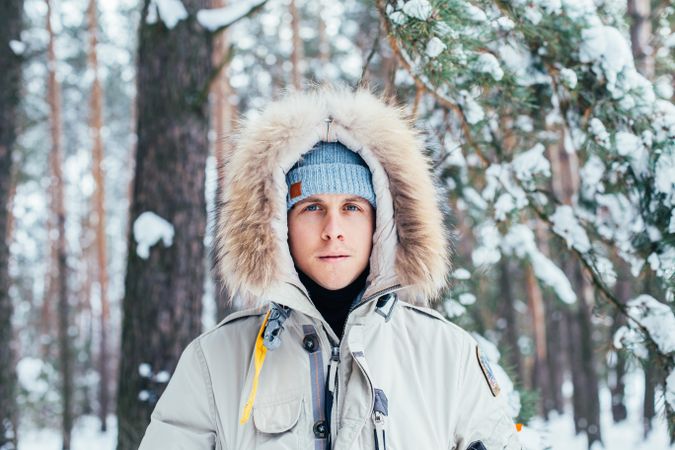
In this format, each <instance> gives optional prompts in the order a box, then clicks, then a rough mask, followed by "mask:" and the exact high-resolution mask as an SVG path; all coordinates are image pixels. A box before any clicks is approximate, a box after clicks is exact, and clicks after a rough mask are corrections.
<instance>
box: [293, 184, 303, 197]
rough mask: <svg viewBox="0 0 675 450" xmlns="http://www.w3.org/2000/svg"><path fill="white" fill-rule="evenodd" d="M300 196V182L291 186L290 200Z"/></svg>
mask: <svg viewBox="0 0 675 450" xmlns="http://www.w3.org/2000/svg"><path fill="white" fill-rule="evenodd" d="M301 195H302V181H298V182H297V183H293V184H291V200H292V199H294V198H295V197H300V196H301Z"/></svg>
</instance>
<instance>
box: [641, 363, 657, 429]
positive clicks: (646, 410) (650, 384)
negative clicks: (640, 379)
mask: <svg viewBox="0 0 675 450" xmlns="http://www.w3.org/2000/svg"><path fill="white" fill-rule="evenodd" d="M650 353H651V352H650ZM651 361H653V357H652V355H651V354H650V355H649V357H648V358H647V362H646V364H644V374H645V395H644V398H643V401H642V432H643V436H644V437H645V438H647V436H648V435H649V432H650V431H652V419H654V415H655V414H656V407H655V404H654V395H655V393H656V367H655V366H654V364H651Z"/></svg>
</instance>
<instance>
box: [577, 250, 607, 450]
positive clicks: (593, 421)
mask: <svg viewBox="0 0 675 450" xmlns="http://www.w3.org/2000/svg"><path fill="white" fill-rule="evenodd" d="M574 265H575V269H574V270H575V272H574V275H575V277H574V284H575V285H576V286H580V287H581V289H579V290H577V292H579V293H580V294H581V295H579V299H578V302H579V305H578V308H577V321H578V324H579V331H580V334H579V336H578V338H579V339H578V342H577V345H579V346H580V352H579V355H580V356H581V367H582V370H583V373H584V381H583V382H584V383H585V386H584V387H583V395H584V397H583V403H584V407H583V408H584V416H585V417H586V420H587V423H588V425H587V427H586V435H587V436H588V448H589V449H590V448H591V446H592V445H593V443H594V442H596V441H597V442H602V437H601V435H600V394H599V392H598V374H597V372H596V369H595V351H594V350H595V349H594V347H595V346H594V344H593V323H592V322H591V311H592V305H593V288H592V286H591V285H590V282H589V281H588V280H587V279H586V278H584V274H583V269H582V267H581V265H580V264H579V262H578V261H576V260H575V261H574ZM575 389H576V386H575Z"/></svg>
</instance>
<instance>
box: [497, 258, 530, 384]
mask: <svg viewBox="0 0 675 450" xmlns="http://www.w3.org/2000/svg"><path fill="white" fill-rule="evenodd" d="M509 269H510V268H509V262H508V260H507V259H506V258H502V259H501V260H500V261H499V290H500V293H501V301H500V303H499V305H500V306H499V310H500V311H499V315H500V316H501V317H503V318H504V320H505V322H506V328H505V329H504V332H505V335H506V336H505V337H506V350H507V352H506V356H507V363H508V365H509V367H510V368H512V369H513V370H514V371H515V373H516V376H517V377H518V382H519V383H524V382H525V372H524V370H523V364H522V361H521V358H520V349H519V347H518V323H517V321H516V310H515V308H514V306H513V303H514V298H513V289H512V287H511V277H512V276H513V274H512V273H511V271H510V270H509Z"/></svg>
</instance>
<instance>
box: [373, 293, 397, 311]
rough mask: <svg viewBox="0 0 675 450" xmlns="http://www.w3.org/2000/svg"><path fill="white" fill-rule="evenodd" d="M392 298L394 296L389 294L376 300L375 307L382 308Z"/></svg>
mask: <svg viewBox="0 0 675 450" xmlns="http://www.w3.org/2000/svg"><path fill="white" fill-rule="evenodd" d="M393 296H394V294H392V293H389V294H385V295H383V296H382V297H380V298H378V299H377V304H376V305H375V306H376V307H377V308H382V307H383V306H384V305H386V304H387V302H388V301H389V300H390V299H391V298H392V297H393Z"/></svg>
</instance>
